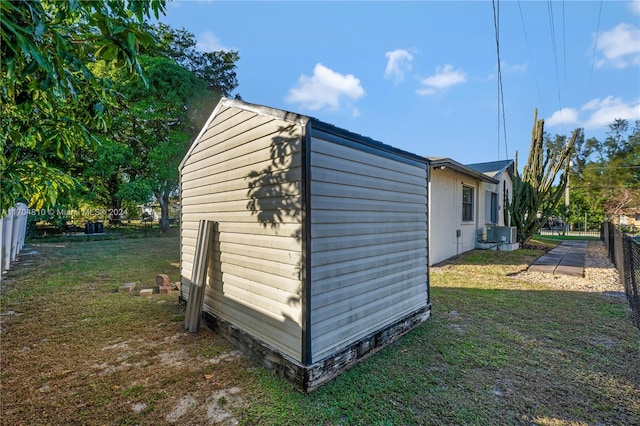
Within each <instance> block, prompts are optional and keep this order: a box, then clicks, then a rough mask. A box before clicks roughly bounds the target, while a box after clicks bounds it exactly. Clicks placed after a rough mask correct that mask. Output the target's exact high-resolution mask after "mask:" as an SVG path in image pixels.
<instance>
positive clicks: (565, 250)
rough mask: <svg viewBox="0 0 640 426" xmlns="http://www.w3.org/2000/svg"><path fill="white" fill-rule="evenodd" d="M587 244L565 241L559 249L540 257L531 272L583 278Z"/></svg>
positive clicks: (585, 242)
mask: <svg viewBox="0 0 640 426" xmlns="http://www.w3.org/2000/svg"><path fill="white" fill-rule="evenodd" d="M587 244H588V242H587V241H563V242H562V244H561V245H559V246H558V247H556V248H554V249H553V250H550V251H548V252H547V253H546V254H544V255H542V256H540V257H539V258H538V259H537V260H536V261H535V262H534V263H533V265H531V266H530V267H529V271H532V272H545V273H548V274H553V275H571V276H574V277H583V276H584V261H585V255H586V253H587Z"/></svg>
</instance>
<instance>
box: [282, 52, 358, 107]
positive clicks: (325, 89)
mask: <svg viewBox="0 0 640 426" xmlns="http://www.w3.org/2000/svg"><path fill="white" fill-rule="evenodd" d="M364 94H365V91H364V89H363V88H362V86H361V85H360V80H359V79H357V78H356V77H355V76H354V75H353V74H347V75H344V74H340V73H338V72H335V71H333V70H332V69H330V68H327V67H325V66H324V65H322V64H316V66H315V67H314V68H313V76H311V77H308V76H306V75H304V74H303V75H301V76H300V78H299V79H298V83H297V84H296V86H295V87H294V88H292V89H290V90H289V94H288V95H287V97H286V99H285V100H286V101H287V102H291V103H297V104H300V105H301V106H302V107H303V108H306V109H310V110H312V111H314V110H319V109H322V108H329V109H331V110H336V109H338V108H339V107H340V106H341V103H343V102H344V101H345V99H346V100H347V102H348V100H349V99H351V100H357V99H359V98H361V97H362V96H364ZM354 114H359V112H357V111H354Z"/></svg>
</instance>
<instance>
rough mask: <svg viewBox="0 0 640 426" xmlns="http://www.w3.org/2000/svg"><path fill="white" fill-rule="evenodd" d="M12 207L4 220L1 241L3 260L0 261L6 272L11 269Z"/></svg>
mask: <svg viewBox="0 0 640 426" xmlns="http://www.w3.org/2000/svg"><path fill="white" fill-rule="evenodd" d="M14 210H15V208H14V207H11V208H10V209H9V211H7V216H6V217H5V219H4V241H3V244H2V245H3V249H2V251H3V253H2V256H3V258H2V259H1V260H2V261H3V262H2V263H3V264H4V269H5V271H8V270H9V268H10V267H11V233H12V231H13V211H14Z"/></svg>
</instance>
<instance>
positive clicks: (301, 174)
mask: <svg viewBox="0 0 640 426" xmlns="http://www.w3.org/2000/svg"><path fill="white" fill-rule="evenodd" d="M180 178H181V184H180V188H181V205H182V212H181V221H180V223H181V225H180V228H181V248H180V257H181V275H182V286H181V293H180V298H181V299H182V300H183V301H186V300H187V299H188V298H189V290H190V286H191V284H190V280H189V279H188V278H189V277H191V273H192V268H193V264H194V255H195V252H196V241H197V233H198V225H199V221H201V220H206V221H213V222H215V223H216V224H217V225H216V227H215V232H214V235H213V241H212V244H211V245H210V247H212V249H211V250H210V253H209V262H208V272H207V276H206V285H205V289H204V304H203V305H204V306H203V312H202V319H203V321H204V322H205V324H207V325H208V326H209V327H210V328H212V329H214V330H217V331H218V332H220V333H221V334H222V335H224V336H225V337H227V338H228V339H229V340H231V341H232V342H233V343H235V344H236V345H237V346H239V347H240V348H241V349H242V350H243V351H244V352H245V353H246V354H247V355H250V356H252V357H253V358H255V359H257V360H258V361H259V362H260V363H262V364H263V365H264V366H266V367H268V368H272V369H274V370H275V371H276V372H277V373H278V374H280V375H281V376H283V377H285V378H287V379H288V380H290V381H291V382H292V383H293V384H294V385H295V386H296V387H297V388H299V389H300V390H302V391H305V392H306V391H311V390H313V389H315V388H317V387H318V386H319V385H321V384H322V383H324V382H326V381H328V380H330V379H331V378H333V377H335V376H336V375H338V374H339V373H340V372H341V371H343V370H344V369H345V368H347V367H349V366H350V365H352V364H354V363H356V362H357V361H358V360H360V359H362V358H363V357H365V356H367V355H368V354H370V353H373V352H375V351H376V350H378V349H379V348H381V347H383V346H385V345H386V344H388V343H390V342H392V341H394V340H395V339H396V338H398V337H399V336H401V335H402V334H404V333H405V332H407V331H408V330H410V329H411V328H413V327H414V326H416V325H418V324H419V323H421V322H423V321H424V320H426V319H427V318H428V317H429V315H430V312H431V305H430V300H429V271H428V247H427V246H428V235H427V228H428V215H427V205H428V201H427V182H428V160H427V159H425V158H423V157H420V156H417V155H414V154H411V153H408V152H405V151H402V150H399V149H396V148H393V147H391V146H389V145H385V144H383V143H380V142H377V141H374V140H372V139H369V138H366V137H363V136H360V135H358V134H355V133H352V132H349V131H347V130H344V129H340V128H338V127H335V126H333V125H330V124H327V123H324V122H322V121H320V120H317V119H315V118H312V117H308V116H304V115H299V114H295V113H291V112H287V111H283V110H279V109H274V108H269V107H266V106H261V105H254V104H249V103H246V102H242V101H238V100H232V99H227V98H223V99H222V100H221V101H220V102H219V103H218V105H217V106H216V108H215V109H214V111H213V113H212V114H211V116H210V117H209V119H208V121H207V123H206V124H205V126H204V128H203V129H202V130H201V132H200V134H199V135H198V137H197V138H196V140H195V141H194V143H193V145H192V146H191V148H190V149H189V151H188V153H187V155H186V156H185V158H184V160H183V161H182V163H181V165H180Z"/></svg>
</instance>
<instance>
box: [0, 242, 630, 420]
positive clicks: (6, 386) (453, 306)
mask: <svg viewBox="0 0 640 426" xmlns="http://www.w3.org/2000/svg"><path fill="white" fill-rule="evenodd" d="M534 247H535V246H534ZM34 248H35V249H36V250H37V251H39V252H40V255H32V256H23V259H22V261H21V263H20V264H19V265H17V266H16V267H15V269H14V270H12V271H11V272H10V273H8V274H7V275H6V276H5V278H6V280H3V282H2V284H3V290H2V293H1V295H2V297H1V299H0V312H2V334H1V337H2V347H1V355H2V358H1V362H2V365H1V367H2V368H1V370H0V379H1V381H0V386H1V389H0V390H1V396H0V398H1V403H2V419H1V420H2V423H3V424H5V423H6V424H27V423H35V424H70V423H71V424H89V425H91V424H171V423H184V422H185V421H186V422H187V423H190V424H225V423H228V424H233V423H234V422H235V421H238V422H240V423H241V424H254V425H258V424H260V425H262V424H274V425H275V424H277V425H287V424H291V425H299V424H308V425H317V424H329V425H333V424H367V425H368V424H478V425H486V424H540V425H560V424H563V425H565V424H567V425H568V424H576V425H581V424H585V425H586V424H639V423H640V371H639V370H638V368H637V366H638V365H640V340H639V333H638V330H637V329H635V328H634V327H633V325H632V323H631V321H630V319H629V311H628V307H627V303H626V300H625V299H623V298H617V297H610V296H606V295H602V294H597V293H581V292H567V291H553V290H551V289H550V288H547V287H545V286H544V285H534V284H530V283H527V282H524V281H519V280H517V279H516V278H515V277H513V275H514V274H516V273H517V272H519V271H521V270H524V269H525V268H526V267H527V265H528V264H529V263H530V262H531V261H532V260H534V259H535V258H537V257H538V256H540V255H541V254H542V253H543V251H544V248H532V249H527V250H520V251H517V252H492V251H474V252H470V253H467V254H465V255H462V256H459V257H458V258H456V259H454V260H453V261H451V262H448V263H446V264H443V265H442V266H440V267H437V268H433V269H432V272H431V281H432V282H431V297H432V303H433V315H432V317H431V318H430V319H429V320H428V321H427V322H426V323H425V324H423V325H421V326H420V327H418V328H416V329H414V330H413V331H412V332H410V333H408V334H407V335H406V336H404V337H403V338H402V339H400V340H399V341H398V342H396V343H394V344H392V345H390V346H389V347H387V348H386V349H384V350H382V351H381V352H379V353H377V354H376V355H374V356H372V357H370V358H368V359H366V360H365V361H363V362H362V363H360V364H358V365H357V366H355V367H354V368H352V369H350V370H349V371H347V372H345V373H344V374H342V375H341V376H340V377H338V378H337V379H336V380H334V381H332V382H331V383H328V384H327V385H325V386H323V387H321V388H320V389H319V390H317V391H316V392H314V393H312V394H310V395H303V394H300V393H298V392H296V391H294V390H293V389H292V388H291V386H290V385H289V384H288V383H286V382H284V381H283V380H280V379H279V378H277V377H276V376H275V375H274V374H273V373H271V372H269V371H267V370H264V369H262V368H260V367H257V366H256V364H254V363H253V362H251V361H249V360H247V359H246V358H244V357H242V356H238V353H237V352H236V351H234V350H233V348H232V347H230V346H229V345H228V344H227V343H226V342H225V341H223V340H222V339H221V338H220V337H219V336H217V335H215V334H214V333H212V332H210V331H209V330H207V329H201V330H200V332H199V333H197V334H195V335H190V334H188V333H185V332H184V327H183V322H182V321H183V319H184V317H183V313H182V312H181V309H180V307H179V306H178V305H177V300H176V299H177V296H176V295H175V294H174V295H168V296H160V295H157V294H156V295H154V296H153V297H151V298H141V297H139V296H136V295H135V294H122V293H118V292H117V287H118V286H119V285H120V284H122V283H124V282H130V281H136V282H138V288H137V290H138V289H140V288H144V287H153V285H154V277H155V275H156V274H158V273H166V274H168V275H169V276H170V277H171V280H172V281H176V280H178V275H179V273H178V269H177V266H178V263H177V262H178V241H177V239H176V238H175V237H168V238H153V239H127V240H116V241H100V242H83V243H67V242H65V243H56V244H40V245H36V246H34Z"/></svg>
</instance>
